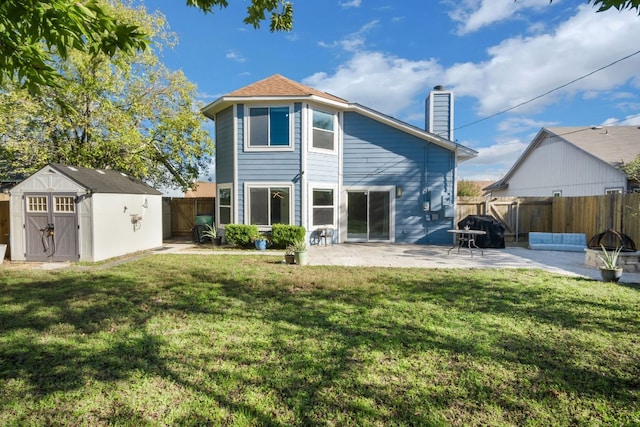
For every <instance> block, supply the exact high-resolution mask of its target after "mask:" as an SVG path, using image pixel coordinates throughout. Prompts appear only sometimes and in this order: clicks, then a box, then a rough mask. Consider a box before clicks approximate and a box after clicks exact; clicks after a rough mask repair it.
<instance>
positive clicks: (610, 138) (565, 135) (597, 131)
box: [546, 126, 640, 167]
mask: <svg viewBox="0 0 640 427" xmlns="http://www.w3.org/2000/svg"><path fill="white" fill-rule="evenodd" d="M546 129H547V131H549V132H550V133H553V134H556V135H557V136H559V137H561V138H562V139H564V140H565V141H568V142H569V143H571V144H573V145H575V146H576V147H578V148H580V149H581V150H583V151H586V152H587V153H589V154H591V155H592V156H594V157H597V158H599V159H600V160H602V161H604V162H606V163H609V164H610V165H611V166H614V167H620V166H622V165H623V164H625V163H629V162H631V161H633V160H634V159H635V158H636V157H638V155H639V154H640V127H638V126H582V127H548V128H546Z"/></svg>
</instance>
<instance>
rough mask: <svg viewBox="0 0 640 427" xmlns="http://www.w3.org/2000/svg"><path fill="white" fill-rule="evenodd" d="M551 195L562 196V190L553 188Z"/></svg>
mask: <svg viewBox="0 0 640 427" xmlns="http://www.w3.org/2000/svg"><path fill="white" fill-rule="evenodd" d="M551 197H562V190H553V191H552V192H551Z"/></svg>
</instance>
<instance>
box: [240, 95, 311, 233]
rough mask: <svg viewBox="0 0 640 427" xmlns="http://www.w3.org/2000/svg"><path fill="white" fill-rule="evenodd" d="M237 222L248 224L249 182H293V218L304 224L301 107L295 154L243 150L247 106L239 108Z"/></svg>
mask: <svg viewBox="0 0 640 427" xmlns="http://www.w3.org/2000/svg"><path fill="white" fill-rule="evenodd" d="M237 111H238V112H237V114H238V129H237V132H238V140H237V146H236V148H237V150H238V182H237V186H238V200H237V207H238V221H239V222H240V223H245V218H244V213H245V205H244V202H245V194H244V190H245V188H244V184H245V183H246V182H253V183H256V182H265V183H276V182H277V183H280V182H282V183H294V188H293V196H294V200H292V201H291V202H292V203H293V204H294V217H293V219H292V223H293V224H300V223H301V202H300V194H301V193H300V191H301V188H300V170H301V154H300V153H301V149H300V147H301V138H302V131H301V126H302V123H301V120H302V119H301V117H302V113H301V111H302V104H300V103H296V104H294V108H293V148H294V149H293V151H269V150H268V148H267V149H265V151H245V150H244V129H245V127H244V120H245V117H244V106H243V105H238V107H237Z"/></svg>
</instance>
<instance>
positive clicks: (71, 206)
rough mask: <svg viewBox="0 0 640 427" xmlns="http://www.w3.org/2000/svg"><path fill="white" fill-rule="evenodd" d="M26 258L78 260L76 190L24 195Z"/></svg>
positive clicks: (33, 259) (34, 259)
mask: <svg viewBox="0 0 640 427" xmlns="http://www.w3.org/2000/svg"><path fill="white" fill-rule="evenodd" d="M25 218H26V224H25V229H26V230H25V231H26V232H25V235H26V239H27V241H26V254H25V258H26V260H27V261H77V260H78V259H79V258H80V254H79V253H78V216H77V212H76V203H75V196H74V195H73V194H55V193H54V194H51V193H49V194H27V195H25Z"/></svg>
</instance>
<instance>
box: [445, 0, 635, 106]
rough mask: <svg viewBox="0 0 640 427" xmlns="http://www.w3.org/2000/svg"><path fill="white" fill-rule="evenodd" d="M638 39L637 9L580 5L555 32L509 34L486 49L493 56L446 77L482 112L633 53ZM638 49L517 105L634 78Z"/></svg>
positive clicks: (548, 100)
mask: <svg viewBox="0 0 640 427" xmlns="http://www.w3.org/2000/svg"><path fill="white" fill-rule="evenodd" d="M630 40H640V22H639V20H638V16H637V14H636V13H635V12H634V11H626V12H618V11H617V10H613V11H608V12H601V13H596V12H595V11H594V9H593V8H592V7H591V6H590V5H584V6H580V7H579V8H578V11H577V13H576V15H575V16H573V17H571V18H570V19H568V20H567V21H565V22H563V23H562V24H561V25H560V26H558V28H557V30H556V31H555V32H553V33H549V34H544V35H538V36H532V37H526V38H524V37H514V38H510V39H506V40H504V41H503V42H501V43H500V44H498V45H495V46H493V47H490V48H489V49H488V52H487V53H488V55H489V57H490V59H488V60H487V61H484V62H479V63H471V62H467V63H462V64H456V65H454V66H452V67H451V68H449V69H448V70H447V71H446V78H445V83H446V84H447V86H453V90H454V91H455V92H456V95H457V96H471V97H475V98H477V99H478V103H479V104H478V108H477V109H478V114H480V115H483V116H486V115H490V114H494V113H496V112H499V111H501V110H505V109H508V108H510V107H513V106H515V105H517V104H519V103H523V102H526V101H529V100H531V99H533V98H534V97H536V96H539V95H542V94H544V93H545V92H547V91H550V90H552V89H554V88H557V87H559V86H561V85H563V84H566V83H568V82H571V81H572V80H574V79H577V78H579V77H581V76H584V75H586V74H588V73H590V72H593V71H594V70H596V69H598V68H600V67H603V66H605V65H607V64H610V63H612V62H613V61H616V60H618V59H620V58H623V57H624V56H626V55H629V54H631V53H633V51H634V50H635V49H637V47H636V46H632V45H631V44H630V43H629V41H630ZM639 68H640V55H637V56H635V57H633V58H630V59H628V60H625V61H622V62H620V63H618V64H616V65H615V66H612V67H609V68H607V69H605V70H602V71H600V72H598V73H596V74H594V75H592V76H590V77H587V78H585V79H583V80H580V81H578V82H576V83H574V84H571V85H569V86H567V87H566V88H563V89H561V90H559V91H557V92H554V93H553V94H550V95H547V96H544V97H543V98H541V99H539V100H537V101H534V102H532V103H530V104H527V105H526V106H524V107H521V108H519V109H518V112H519V113H522V112H535V111H538V110H540V109H541V108H543V107H544V106H546V105H549V104H552V103H554V102H557V101H558V100H559V99H561V98H562V97H566V96H572V95H575V94H576V93H578V92H580V91H589V90H591V91H604V90H611V89H614V88H616V87H618V86H620V85H623V84H624V83H626V82H628V81H630V80H632V79H634V78H636V79H637V75H638V72H637V70H638V69H639Z"/></svg>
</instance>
